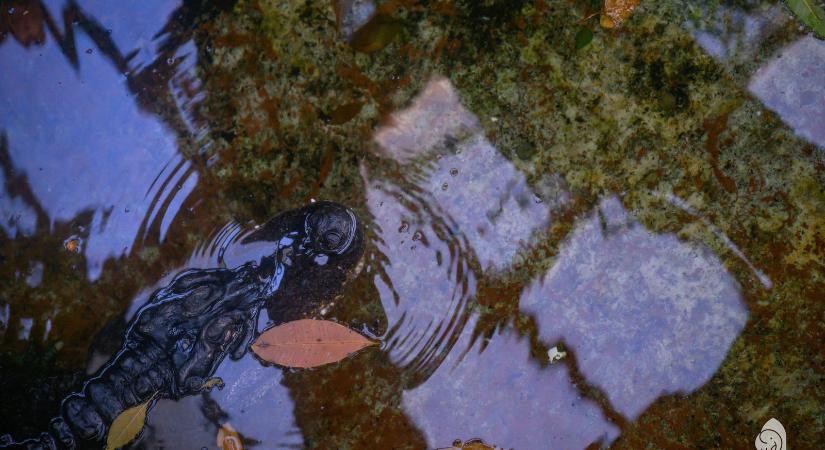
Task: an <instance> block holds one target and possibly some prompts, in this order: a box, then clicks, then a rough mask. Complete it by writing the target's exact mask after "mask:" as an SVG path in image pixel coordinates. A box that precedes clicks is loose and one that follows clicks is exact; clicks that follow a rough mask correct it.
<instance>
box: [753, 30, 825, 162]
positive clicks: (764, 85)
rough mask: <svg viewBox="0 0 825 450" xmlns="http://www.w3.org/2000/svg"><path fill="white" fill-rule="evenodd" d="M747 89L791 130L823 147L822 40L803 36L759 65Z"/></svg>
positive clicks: (824, 73) (824, 83) (824, 44)
mask: <svg viewBox="0 0 825 450" xmlns="http://www.w3.org/2000/svg"><path fill="white" fill-rule="evenodd" d="M748 89H749V90H750V91H751V92H752V93H753V94H754V95H755V96H757V97H759V99H760V100H762V102H763V103H764V104H765V106H767V107H768V108H769V109H771V110H773V111H776V113H777V114H779V116H780V117H782V120H783V121H784V122H785V123H787V124H788V125H789V126H790V127H791V128H793V130H794V131H795V132H796V133H797V134H799V135H800V136H802V137H803V138H805V139H807V140H808V141H810V142H813V143H814V144H816V145H819V146H820V147H822V148H825V41H821V40H818V39H816V38H814V37H812V36H805V37H803V38H801V39H799V40H798V41H796V42H794V43H792V44H790V45H788V46H787V47H785V48H783V49H782V50H781V51H780V52H779V55H777V56H776V57H775V58H773V59H772V60H771V61H769V62H768V63H767V64H765V65H763V66H762V67H760V68H759V69H758V70H757V71H756V72H755V73H754V74H753V76H752V77H751V80H750V84H748Z"/></svg>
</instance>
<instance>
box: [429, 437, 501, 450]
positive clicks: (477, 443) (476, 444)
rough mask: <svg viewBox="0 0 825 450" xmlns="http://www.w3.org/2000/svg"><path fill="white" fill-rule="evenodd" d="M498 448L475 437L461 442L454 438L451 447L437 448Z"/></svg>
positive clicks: (444, 449) (472, 449)
mask: <svg viewBox="0 0 825 450" xmlns="http://www.w3.org/2000/svg"><path fill="white" fill-rule="evenodd" d="M500 448H501V447H496V446H494V445H488V444H486V443H485V442H484V441H482V440H481V439H478V438H476V439H470V440H468V441H466V442H461V440H460V439H456V440H455V442H453V446H452V447H443V448H439V449H438V450H499V449H500Z"/></svg>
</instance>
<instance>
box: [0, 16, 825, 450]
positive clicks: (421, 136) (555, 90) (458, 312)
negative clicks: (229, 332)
mask: <svg viewBox="0 0 825 450" xmlns="http://www.w3.org/2000/svg"><path fill="white" fill-rule="evenodd" d="M746 3H748V2H746ZM0 7H1V8H2V12H0V14H2V19H0V74H1V75H0V140H1V141H0V168H2V175H0V178H1V179H2V180H3V186H4V189H3V191H2V192H0V258H2V259H0V260H1V261H2V263H3V264H2V265H1V266H0V274H2V281H1V282H0V323H1V325H0V341H1V342H2V347H1V348H0V349H1V350H2V358H0V372H2V375H0V383H2V384H0V392H2V396H3V397H4V398H5V399H6V400H4V402H3V403H2V406H0V411H2V414H0V417H2V420H0V434H5V433H11V434H12V435H13V436H15V437H27V436H33V435H35V434H37V433H39V432H40V431H43V430H45V427H46V426H47V424H48V421H49V419H50V418H51V417H53V416H54V415H56V414H57V413H58V411H59V406H60V401H61V400H62V398H63V397H64V396H66V395H67V394H69V393H71V392H75V391H77V390H78V389H79V388H80V387H81V386H82V382H83V380H84V379H86V378H88V377H89V376H90V375H91V374H93V373H94V372H95V371H96V370H97V369H98V368H100V367H101V366H102V365H103V364H104V363H105V362H106V361H107V360H109V359H110V358H111V357H112V356H113V355H114V354H115V353H116V352H117V351H118V349H119V347H120V345H121V336H122V333H123V332H124V330H125V328H126V326H127V324H128V323H129V321H130V320H131V319H132V318H133V317H134V316H135V314H136V312H137V311H138V310H139V308H140V307H141V306H142V305H143V304H144V303H145V302H146V301H147V299H148V298H149V296H150V295H151V294H152V293H153V292H154V291H155V290H156V289H158V288H160V287H162V286H164V285H166V284H167V283H169V281H170V280H172V278H173V277H174V275H175V274H176V273H178V272H180V271H181V270H184V269H186V268H209V267H229V268H232V267H236V266H238V265H241V264H243V263H244V262H247V261H251V260H258V259H259V258H260V257H261V256H262V255H264V254H267V252H268V251H269V249H268V248H266V247H262V246H260V245H258V246H256V245H243V244H242V243H241V240H242V238H243V237H244V236H246V235H248V234H249V233H250V232H251V231H252V230H254V229H255V227H256V225H257V224H261V223H263V222H264V221H265V220H266V219H268V218H269V217H272V216H275V215H276V214H277V213H279V212H281V211H283V210H286V209H290V208H295V207H299V206H302V205H305V204H307V203H309V202H310V201H313V200H316V199H322V200H334V201H338V202H341V203H343V204H346V205H347V206H349V207H351V208H353V209H354V210H355V211H356V212H357V213H358V214H359V216H360V217H361V218H362V220H363V221H364V222H365V223H366V224H367V228H366V232H367V237H368V241H369V242H368V245H367V251H366V254H365V257H364V265H363V269H362V270H361V271H360V272H359V273H358V274H357V277H355V279H354V280H353V281H352V282H351V283H350V285H349V286H348V288H347V290H346V292H345V295H343V297H341V298H337V299H329V305H327V307H326V308H324V309H323V313H324V315H323V317H324V318H327V319H332V320H335V321H338V322H340V323H344V324H346V325H348V326H349V327H350V328H352V329H355V330H358V331H361V332H363V333H366V334H368V335H371V336H375V337H377V338H380V340H381V345H380V347H373V348H368V349H366V350H364V351H363V352H361V353H359V354H357V355H355V356H353V357H351V358H349V359H346V360H344V361H341V362H339V363H335V364H331V365H328V366H323V367H320V368H317V369H309V370H299V369H281V368H276V367H266V366H263V365H261V364H260V363H259V362H258V360H256V359H255V358H254V356H253V355H251V354H247V355H246V356H245V357H244V358H243V359H241V360H239V361H230V360H229V359H227V360H225V361H224V363H223V364H222V365H221V366H220V368H219V369H218V371H217V373H216V376H218V377H220V378H222V379H223V381H224V383H225V387H224V388H223V389H221V390H213V391H212V392H211V393H206V394H203V395H198V396H192V397H187V398H184V399H181V400H179V401H172V400H168V399H162V400H160V401H158V402H157V404H156V405H155V406H154V407H153V408H152V410H151V412H150V414H149V416H148V419H147V426H146V428H145V429H144V431H143V434H142V435H141V437H140V439H139V440H138V441H136V442H135V443H133V444H132V448H146V449H156V448H158V449H159V448H166V449H186V448H193V449H199V448H218V447H217V446H218V445H223V448H230V447H227V446H228V445H229V444H226V443H224V444H220V442H221V441H220V440H219V438H218V436H219V430H221V429H223V430H226V429H227V427H231V428H232V429H234V430H236V431H237V432H238V433H240V436H242V446H243V448H261V449H269V448H323V449H327V448H376V449H378V448H382V449H383V448H448V447H450V446H451V445H460V443H459V444H454V441H456V440H459V441H468V440H470V439H472V438H481V439H483V441H484V442H486V443H487V444H489V445H491V446H492V445H497V446H500V447H503V448H516V449H547V448H553V449H555V448H558V449H567V448H570V449H574V448H587V447H595V448H598V447H608V446H616V447H619V448H642V447H643V446H649V447H650V448H716V447H724V448H753V445H754V444H753V443H754V438H755V436H756V435H757V433H758V432H759V431H760V428H761V427H762V424H763V423H764V422H765V421H767V420H768V419H770V418H771V417H776V418H777V419H779V420H780V421H781V422H782V423H783V424H784V426H785V428H786V430H787V431H788V440H789V443H790V444H789V445H790V446H792V447H794V448H808V447H810V448H817V442H819V443H821V442H822V439H823V436H825V435H823V433H825V415H823V411H825V404H824V403H823V400H825V398H824V397H823V395H824V394H823V389H822V381H823V376H825V370H823V364H825V352H824V351H823V350H824V349H823V346H822V342H823V330H825V307H824V306H823V305H825V303H823V302H822V299H823V295H825V294H823V292H825V290H824V288H825V277H823V275H825V265H824V263H823V261H825V259H823V258H825V174H824V173H823V167H825V158H824V157H823V152H825V41H822V40H819V39H817V38H816V37H815V36H813V35H811V34H809V33H808V32H807V31H806V30H804V29H800V27H799V24H798V23H797V22H795V21H794V19H793V17H792V16H791V15H789V13H788V12H787V10H786V9H785V8H784V6H783V5H782V4H781V3H774V2H749V3H748V4H747V5H739V4H738V3H735V2H731V3H721V4H716V3H714V4H708V5H704V6H701V7H700V6H698V5H691V4H682V3H679V2H662V4H657V5H652V4H645V2H643V4H642V6H640V8H639V9H638V10H637V11H636V12H635V13H634V17H633V18H632V19H631V20H630V21H629V22H628V23H627V24H626V25H625V26H623V27H621V28H620V29H618V30H614V31H607V30H604V29H602V28H600V26H599V24H598V14H596V15H595V16H594V15H593V13H594V12H596V13H597V12H598V10H599V8H601V4H600V3H599V4H598V5H597V4H595V3H594V4H590V3H588V2H562V3H555V2H543V1H537V2H499V1H491V2H464V1H457V2H451V1H443V2H415V1H387V2H376V3H375V4H374V3H373V2H371V1H360V0H356V1H343V0H342V1H335V2H323V3H320V2H318V3H312V2H255V1H252V2H241V3H235V2H217V3H215V4H208V5H207V4H201V3H200V2H184V3H183V4H181V3H180V2H176V1H170V0H150V1H148V2H142V3H141V4H140V5H139V6H138V5H127V4H124V3H122V2H102V1H90V2H84V1H80V2H77V3H75V2H63V1H62V0H59V1H43V2H40V1H11V2H4V3H2V6H0ZM370 18H372V19H370ZM582 28H587V29H592V30H593V31H594V33H595V38H593V39H594V40H593V42H592V43H588V44H585V46H584V48H579V49H577V48H576V45H575V42H576V39H577V38H575V35H576V34H577V33H578V32H580V30H581V29H582ZM278 321H279V319H278V317H266V318H264V319H262V322H261V323H260V324H259V325H260V328H259V331H260V329H262V328H263V327H264V326H266V325H267V324H272V323H277V322H278ZM227 442H228V441H227Z"/></svg>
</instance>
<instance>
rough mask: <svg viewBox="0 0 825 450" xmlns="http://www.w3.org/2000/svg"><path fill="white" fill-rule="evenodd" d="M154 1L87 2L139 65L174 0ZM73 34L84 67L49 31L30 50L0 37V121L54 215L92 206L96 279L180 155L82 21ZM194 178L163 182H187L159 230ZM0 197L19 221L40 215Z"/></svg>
mask: <svg viewBox="0 0 825 450" xmlns="http://www.w3.org/2000/svg"><path fill="white" fill-rule="evenodd" d="M151 3H152V4H145V5H143V7H142V10H144V11H145V13H141V14H137V15H135V14H134V11H133V9H132V8H128V7H124V5H123V4H121V3H119V2H103V1H98V2H93V3H91V4H84V5H83V6H82V7H83V8H84V11H85V12H86V13H87V14H88V15H90V16H92V17H95V18H96V19H97V20H98V21H99V22H100V23H101V24H102V26H103V27H104V28H111V29H112V36H113V38H114V40H115V42H116V44H118V45H119V46H120V49H121V52H122V53H124V54H125V53H128V52H129V51H130V50H132V49H134V48H139V49H142V50H141V54H140V55H143V56H138V58H137V60H135V61H133V62H132V64H136V63H137V62H138V61H140V62H142V63H145V62H146V61H148V60H150V59H151V58H153V57H154V55H153V54H152V51H153V47H154V46H155V45H156V43H157V41H155V42H152V36H153V35H155V34H156V33H157V32H158V31H160V30H159V28H160V27H161V26H162V25H163V24H164V23H165V21H166V18H167V17H168V15H169V13H170V12H171V11H172V10H173V9H174V8H175V7H177V6H178V3H177V2H171V1H168V0H160V1H154V2H151ZM62 8H63V5H54V6H53V7H51V8H49V10H50V13H51V15H52V16H53V17H55V18H60V17H62V13H61V11H62ZM58 21H59V20H58ZM75 39H76V46H77V49H78V57H79V59H80V64H79V66H80V68H79V71H78V72H75V71H74V70H73V69H72V68H71V66H70V65H69V63H68V61H67V60H66V59H65V57H64V56H63V55H62V54H61V53H60V51H59V48H58V45H57V44H56V43H55V41H54V39H53V38H52V37H51V36H49V37H48V38H47V40H46V41H47V42H46V44H45V45H44V46H42V47H39V46H32V47H31V48H29V49H28V50H27V49H24V48H22V47H21V46H20V45H17V44H16V43H15V42H14V41H13V40H7V41H6V42H5V43H4V45H2V46H0V61H3V62H4V65H7V64H9V63H10V62H11V63H12V64H13V69H12V70H4V74H3V77H0V105H2V119H1V120H0V123H1V124H2V125H0V126H2V129H3V130H4V131H5V132H6V133H7V135H8V140H9V151H10V153H11V158H12V164H13V166H14V167H15V169H17V170H20V171H22V172H24V173H25V174H26V176H27V177H28V180H29V182H30V184H31V188H32V191H33V192H34V195H35V197H36V198H37V199H38V201H39V202H40V204H41V205H42V206H43V208H44V209H45V211H46V213H47V214H48V215H49V218H50V220H51V221H52V222H55V221H67V220H70V219H72V218H74V217H76V216H77V215H78V214H79V213H80V212H82V211H84V210H94V211H95V214H94V219H93V226H92V230H90V238H89V241H88V244H87V246H86V248H85V249H84V250H85V255H86V257H87V261H88V266H89V275H90V277H91V278H96V277H97V276H98V275H99V271H100V268H101V265H102V262H103V261H104V260H105V259H106V258H108V257H111V256H117V255H120V254H122V253H124V252H127V251H128V250H129V249H130V248H131V245H132V242H133V241H134V240H135V237H136V233H137V231H138V229H139V227H140V224H141V222H142V220H143V219H144V217H146V215H147V213H149V212H150V204H151V201H152V198H153V195H154V193H155V192H150V186H151V185H152V182H153V180H154V179H155V177H156V176H157V175H158V174H159V173H161V172H162V171H163V169H164V167H165V165H166V164H167V163H169V167H167V168H166V171H167V172H165V176H168V175H169V174H168V171H170V170H171V168H172V167H174V166H175V165H176V164H177V163H178V162H179V159H178V158H179V157H178V156H176V153H177V151H176V142H175V136H174V135H173V134H172V133H171V132H170V130H168V129H167V128H166V127H165V126H164V125H163V124H161V123H160V122H159V121H158V120H157V119H156V118H155V117H153V116H151V115H148V114H146V113H143V112H141V111H139V110H138V108H137V105H136V102H135V101H134V96H133V94H132V93H131V92H130V91H129V90H128V87H127V85H126V78H125V77H124V75H123V74H119V73H117V71H116V69H115V68H114V66H113V64H112V63H111V62H110V61H109V60H107V59H106V57H105V56H104V55H103V54H102V53H101V52H100V51H99V50H98V49H97V47H96V45H95V44H94V43H93V42H92V41H91V40H90V39H89V37H88V36H87V35H86V34H85V33H84V32H83V31H82V30H80V29H79V28H77V27H76V28H75ZM86 49H92V53H86ZM144 56H145V58H144ZM184 169H185V168H184ZM184 171H185V170H181V171H179V174H181V173H183V172H184ZM163 180H164V178H163V177H161V179H160V181H159V182H158V183H156V186H154V187H153V189H155V190H156V189H158V186H159V185H161V184H162V181H163ZM196 180H197V179H196V177H190V178H189V179H187V180H181V179H175V180H174V182H173V183H170V184H169V185H168V186H167V187H166V192H167V193H168V192H169V191H171V190H172V189H173V187H175V185H176V184H182V185H183V188H182V189H181V191H180V192H178V193H177V197H175V198H174V199H173V201H172V204H171V206H170V209H169V215H168V216H166V217H164V218H163V220H162V230H161V235H163V232H164V230H165V228H166V227H168V226H169V223H170V221H171V217H173V216H174V213H175V212H176V210H177V208H178V207H179V205H180V203H181V202H182V200H183V199H184V198H185V197H186V195H187V194H188V192H190V191H191V190H192V189H193V188H194V185H195V183H196ZM4 195H5V194H4ZM0 205H2V206H3V208H4V209H3V215H4V217H7V216H11V215H16V214H17V215H20V216H21V218H20V222H21V224H29V223H30V222H32V221H33V220H34V219H33V218H31V217H29V216H31V214H32V212H31V211H27V210H26V209H25V208H22V207H21V205H18V204H13V203H11V202H10V201H9V200H8V199H6V198H4V199H3V200H2V202H0ZM7 208H10V209H11V210H7ZM107 214H108V217H107V218H106V219H104V217H106V215H107ZM21 226H22V225H21ZM26 226H28V225H26ZM25 229H26V228H23V230H25Z"/></svg>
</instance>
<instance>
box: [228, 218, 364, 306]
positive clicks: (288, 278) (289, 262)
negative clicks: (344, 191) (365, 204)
mask: <svg viewBox="0 0 825 450" xmlns="http://www.w3.org/2000/svg"><path fill="white" fill-rule="evenodd" d="M252 241H272V242H273V243H274V244H275V252H274V253H273V254H272V255H270V256H269V257H267V258H264V261H262V264H261V267H262V270H263V271H264V273H266V274H267V276H269V277H270V286H272V288H271V290H270V294H271V295H270V298H269V299H268V302H267V307H268V308H269V316H270V319H272V320H274V321H276V322H281V321H287V320H292V319H295V318H297V317H301V316H304V315H306V314H309V313H311V312H312V311H314V310H315V309H317V307H318V305H320V304H321V302H323V301H326V300H332V299H333V298H334V297H335V296H336V295H338V294H340V293H341V291H342V290H343V286H344V284H345V282H346V281H347V280H348V279H349V278H350V277H351V276H352V275H353V272H354V269H355V267H356V265H357V264H358V262H359V261H360V259H361V256H362V254H363V250H364V231H363V227H362V225H361V223H360V221H359V220H358V218H357V217H356V215H355V214H354V213H353V212H352V211H351V210H350V209H348V208H346V207H344V206H342V205H340V204H338V203H333V202H317V203H312V204H310V205H307V206H305V207H303V208H300V209H296V210H293V211H289V212H287V213H284V214H281V215H279V216H278V217H275V218H274V219H272V220H270V221H269V222H268V223H267V224H266V225H264V226H263V227H261V229H259V230H258V231H257V232H255V233H253V234H251V235H249V236H247V237H246V238H245V239H244V241H243V242H244V243H248V242H252Z"/></svg>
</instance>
